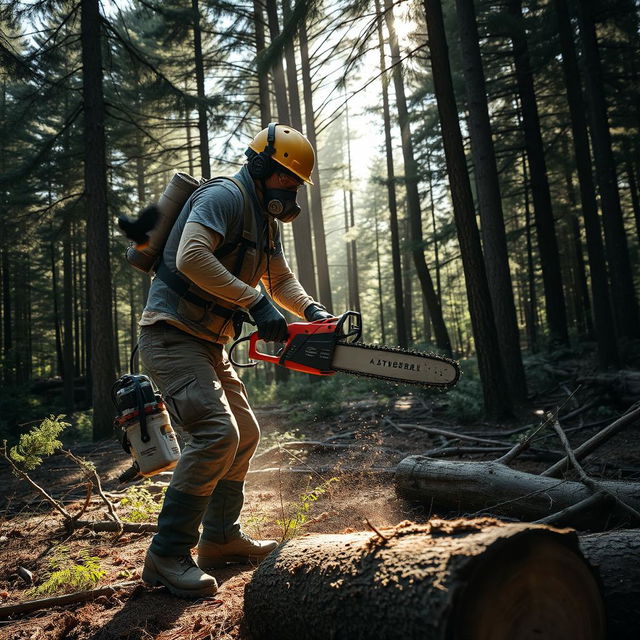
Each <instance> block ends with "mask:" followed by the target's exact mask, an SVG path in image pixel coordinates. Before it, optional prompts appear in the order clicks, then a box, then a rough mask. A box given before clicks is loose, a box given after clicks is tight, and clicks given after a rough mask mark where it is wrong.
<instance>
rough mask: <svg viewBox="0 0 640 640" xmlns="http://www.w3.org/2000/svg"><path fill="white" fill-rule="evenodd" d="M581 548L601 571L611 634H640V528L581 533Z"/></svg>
mask: <svg viewBox="0 0 640 640" xmlns="http://www.w3.org/2000/svg"><path fill="white" fill-rule="evenodd" d="M580 548H581V549H582V552H583V553H584V555H585V557H586V558H587V560H588V561H589V562H590V563H591V564H592V565H593V567H594V568H595V569H596V570H597V571H598V573H599V574H600V578H601V580H602V584H603V592H604V601H605V604H606V607H607V622H608V624H607V626H608V634H607V637H608V638H615V640H637V638H638V636H640V529H629V530H627V531H608V532H606V533H595V534H591V535H586V536H580Z"/></svg>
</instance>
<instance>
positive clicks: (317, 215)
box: [299, 21, 333, 312]
mask: <svg viewBox="0 0 640 640" xmlns="http://www.w3.org/2000/svg"><path fill="white" fill-rule="evenodd" d="M299 38H300V60H301V71H302V89H303V96H304V118H305V124H306V130H307V131H306V133H307V138H308V139H309V142H310V143H311V146H312V147H313V148H314V149H315V150H316V163H315V165H314V167H313V173H312V174H311V177H312V180H313V183H314V186H313V187H311V220H312V222H313V237H314V247H315V251H316V267H317V270H318V293H319V296H320V297H319V301H320V302H321V303H322V304H323V305H324V306H325V307H326V308H327V309H328V310H329V311H330V312H331V311H332V310H333V304H332V300H331V278H330V275H329V260H328V257H327V242H326V237H325V232H324V218H323V216H322V191H321V188H320V171H319V167H318V155H317V149H318V144H317V140H316V125H315V117H314V112H313V90H312V86H311V70H310V60H309V43H308V38H307V27H306V24H305V22H304V21H303V22H302V23H301V24H300V33H299Z"/></svg>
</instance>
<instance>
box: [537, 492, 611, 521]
mask: <svg viewBox="0 0 640 640" xmlns="http://www.w3.org/2000/svg"><path fill="white" fill-rule="evenodd" d="M607 500H610V498H609V496H608V494H606V493H605V492H604V491H598V492H597V493H594V494H593V495H590V496H588V497H587V498H585V499H584V500H580V502H576V504H572V505H571V506H569V507H565V508H564V509H562V510H561V511H556V512H555V513H552V514H551V515H550V516H546V517H545V518H540V519H539V520H534V524H551V525H553V526H555V527H560V526H562V525H564V524H566V523H571V522H575V520H576V518H577V517H579V516H581V515H582V513H583V512H585V511H588V510H589V509H593V508H594V507H598V506H600V505H601V504H602V503H603V502H605V501H607Z"/></svg>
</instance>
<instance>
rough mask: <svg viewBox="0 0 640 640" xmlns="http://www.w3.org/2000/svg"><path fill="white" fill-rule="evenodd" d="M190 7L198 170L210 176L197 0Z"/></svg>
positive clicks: (205, 176)
mask: <svg viewBox="0 0 640 640" xmlns="http://www.w3.org/2000/svg"><path fill="white" fill-rule="evenodd" d="M191 8H192V10H193V57H194V64H195V71H196V91H197V94H198V131H199V132H200V147H199V148H200V170H201V171H202V177H203V178H210V177H211V160H210V157H209V127H208V125H207V102H206V100H207V96H206V93H205V89H204V60H203V58H202V31H201V28H200V8H199V6H198V0H191Z"/></svg>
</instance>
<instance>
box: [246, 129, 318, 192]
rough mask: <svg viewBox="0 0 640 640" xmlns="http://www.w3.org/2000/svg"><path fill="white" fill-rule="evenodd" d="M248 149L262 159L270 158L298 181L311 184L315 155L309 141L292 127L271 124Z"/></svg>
mask: <svg viewBox="0 0 640 640" xmlns="http://www.w3.org/2000/svg"><path fill="white" fill-rule="evenodd" d="M270 138H271V139H270ZM249 149H251V150H253V151H255V152H256V153H257V154H259V155H261V156H262V157H264V156H268V157H270V158H271V159H273V160H275V161H276V162H277V163H278V164H281V165H282V166H283V167H284V168H285V169H288V170H289V171H291V173H294V174H295V175H296V176H298V177H299V178H300V179H302V180H304V181H305V182H307V183H308V184H313V181H312V180H311V172H312V171H313V165H314V164H315V161H316V154H315V153H314V151H313V147H312V146H311V143H310V142H309V140H307V138H306V137H305V136H303V135H302V134H301V133H300V132H299V131H296V130H295V129H294V128H293V127H290V126H288V125H286V124H277V123H271V124H270V125H269V126H268V127H267V128H266V129H263V130H262V131H261V132H260V133H259V134H258V135H257V136H256V137H255V138H254V139H253V140H252V141H251V142H250V143H249ZM250 163H251V161H250ZM250 166H251V164H250Z"/></svg>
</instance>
